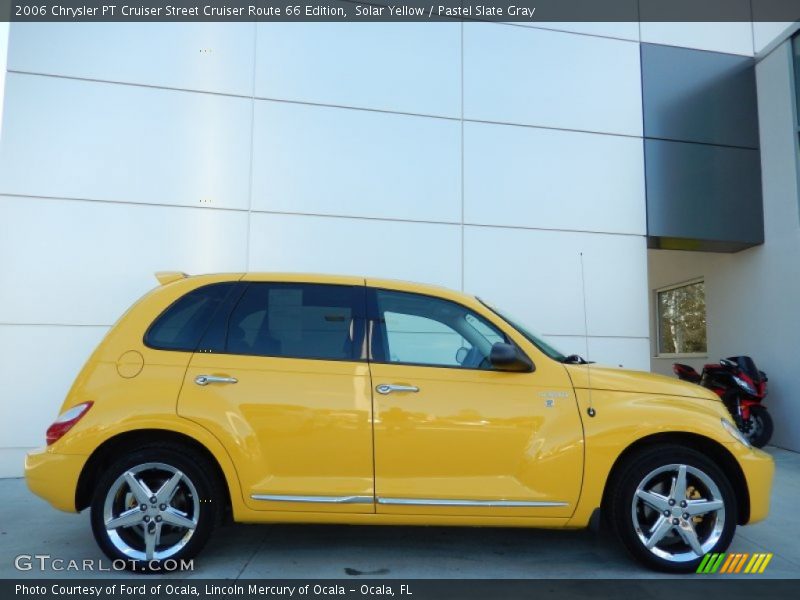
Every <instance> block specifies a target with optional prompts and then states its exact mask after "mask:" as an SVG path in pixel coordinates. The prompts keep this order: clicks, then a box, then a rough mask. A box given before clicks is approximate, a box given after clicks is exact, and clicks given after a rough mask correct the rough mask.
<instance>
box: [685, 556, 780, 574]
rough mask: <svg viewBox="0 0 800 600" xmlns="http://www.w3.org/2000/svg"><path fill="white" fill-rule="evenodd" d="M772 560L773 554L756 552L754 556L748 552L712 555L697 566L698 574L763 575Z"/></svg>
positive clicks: (705, 557) (704, 558)
mask: <svg viewBox="0 0 800 600" xmlns="http://www.w3.org/2000/svg"><path fill="white" fill-rule="evenodd" d="M771 560H772V552H756V553H753V554H749V553H746V552H745V553H740V552H729V553H726V552H720V553H711V554H706V555H705V556H704V557H703V560H702V561H700V564H699V565H697V571H696V572H697V573H700V574H702V575H711V574H713V573H720V574H723V573H724V574H731V573H747V574H751V575H755V574H758V573H763V572H764V570H765V569H766V568H767V565H768V564H769V561H771Z"/></svg>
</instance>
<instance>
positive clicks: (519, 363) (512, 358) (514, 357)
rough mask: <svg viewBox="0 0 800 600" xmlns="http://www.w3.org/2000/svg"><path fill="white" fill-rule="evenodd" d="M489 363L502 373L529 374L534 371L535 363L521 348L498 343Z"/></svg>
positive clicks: (493, 347)
mask: <svg viewBox="0 0 800 600" xmlns="http://www.w3.org/2000/svg"><path fill="white" fill-rule="evenodd" d="M489 362H490V363H492V366H493V367H494V368H495V369H498V370H500V371H515V372H525V373H529V372H531V371H533V370H534V367H533V362H532V361H531V359H530V358H528V357H527V356H525V355H524V354H523V353H522V351H520V349H519V348H517V347H516V346H514V345H512V344H504V343H503V342H497V343H496V344H494V345H493V346H492V351H491V353H490V354H489Z"/></svg>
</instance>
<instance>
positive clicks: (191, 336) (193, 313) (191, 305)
mask: <svg viewBox="0 0 800 600" xmlns="http://www.w3.org/2000/svg"><path fill="white" fill-rule="evenodd" d="M235 285H236V283H235V282H225V283H212V284H210V285H205V286H203V287H199V288H197V289H195V290H192V291H191V292H189V293H188V294H186V295H184V296H181V297H180V298H178V299H177V300H176V301H175V302H173V303H172V304H171V305H170V306H169V307H168V308H167V309H166V310H165V311H164V312H162V313H161V314H160V315H159V316H158V317H157V318H156V320H155V321H153V324H152V325H150V328H149V329H148V330H147V333H145V336H144V343H145V345H146V346H148V347H150V348H154V349H156V350H178V351H185V352H194V351H195V349H196V348H197V345H198V344H199V343H200V338H201V337H202V336H203V333H205V331H206V329H207V328H208V326H209V324H210V323H211V319H212V318H213V316H214V314H215V313H216V311H217V309H218V308H219V307H220V306H222V303H223V302H224V301H225V299H226V298H227V297H228V295H229V294H230V293H231V291H232V290H233V288H234V286H235Z"/></svg>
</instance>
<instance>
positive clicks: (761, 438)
mask: <svg viewBox="0 0 800 600" xmlns="http://www.w3.org/2000/svg"><path fill="white" fill-rule="evenodd" d="M772 429H773V425H772V417H771V416H770V414H769V412H767V409H766V408H764V407H763V406H751V407H750V431H748V432H747V433H746V434H745V435H746V436H747V439H748V440H749V441H750V443H751V444H752V445H753V446H755V447H756V448H763V447H764V446H766V445H767V443H769V440H770V438H772Z"/></svg>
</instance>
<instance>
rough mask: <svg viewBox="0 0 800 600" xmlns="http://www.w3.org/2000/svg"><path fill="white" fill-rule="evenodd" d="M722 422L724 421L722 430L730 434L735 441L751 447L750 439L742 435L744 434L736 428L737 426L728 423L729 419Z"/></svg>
mask: <svg viewBox="0 0 800 600" xmlns="http://www.w3.org/2000/svg"><path fill="white" fill-rule="evenodd" d="M720 421H722V428H723V429H724V430H725V431H727V432H728V433H730V434H731V437H732V438H733V439H735V440H736V441H737V442H741V443H742V444H744V445H745V446H747V447H748V448H750V447H751V446H750V442H749V441H748V439H747V438H746V437H744V435H742V432H741V431H739V430H738V429H737V428H736V425H734V424H733V423H731V422H730V421H728V419H720Z"/></svg>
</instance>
